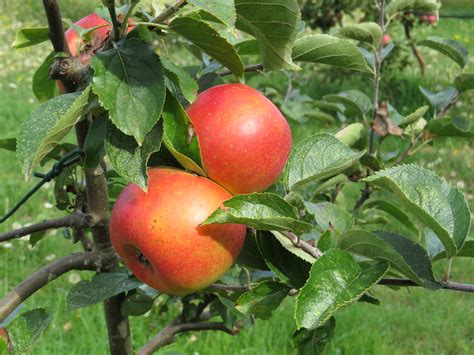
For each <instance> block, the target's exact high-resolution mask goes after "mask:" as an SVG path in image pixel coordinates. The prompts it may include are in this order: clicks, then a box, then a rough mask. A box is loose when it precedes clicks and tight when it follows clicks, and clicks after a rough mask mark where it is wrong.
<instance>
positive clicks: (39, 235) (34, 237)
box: [28, 231, 46, 247]
mask: <svg viewBox="0 0 474 355" xmlns="http://www.w3.org/2000/svg"><path fill="white" fill-rule="evenodd" d="M44 237H46V231H41V232H35V233H33V234H31V235H30V238H29V239H28V242H29V243H30V245H31V246H32V247H34V246H35V245H36V244H38V243H39V242H40V241H41V240H42V239H43V238H44Z"/></svg>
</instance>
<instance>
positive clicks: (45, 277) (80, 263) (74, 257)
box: [0, 252, 100, 322]
mask: <svg viewBox="0 0 474 355" xmlns="http://www.w3.org/2000/svg"><path fill="white" fill-rule="evenodd" d="M99 268H100V263H99V255H98V254H97V253H89V252H86V253H76V254H70V255H68V256H65V257H63V258H61V259H58V260H56V261H54V262H52V263H51V264H48V265H46V266H44V267H43V268H41V269H40V270H38V271H36V272H35V273H34V274H33V275H31V276H30V277H29V278H27V279H26V280H25V281H23V282H22V283H21V284H20V285H18V286H17V287H15V288H14V289H13V290H12V291H10V292H9V293H7V295H6V296H5V297H4V298H3V299H2V300H0V322H2V321H3V320H5V319H6V318H7V317H8V315H9V314H10V313H11V312H13V311H14V310H15V308H16V307H18V306H19V305H20V304H21V303H22V302H23V301H25V300H26V299H27V298H28V297H30V296H31V295H32V294H34V293H35V292H36V291H38V290H39V289H41V288H42V287H44V286H45V285H46V284H47V283H49V282H50V281H53V280H54V279H56V278H58V277H59V276H61V275H62V274H64V273H66V272H68V271H71V270H96V269H99Z"/></svg>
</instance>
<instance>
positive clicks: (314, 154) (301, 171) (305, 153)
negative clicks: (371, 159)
mask: <svg viewBox="0 0 474 355" xmlns="http://www.w3.org/2000/svg"><path fill="white" fill-rule="evenodd" d="M362 155H364V152H354V151H352V150H351V149H350V148H349V147H348V146H347V145H345V144H344V143H342V142H340V141H339V140H338V139H337V138H335V137H334V136H333V135H331V134H328V133H319V134H315V135H313V136H310V137H308V138H306V139H305V140H303V141H301V142H300V143H299V144H298V145H297V146H296V147H295V148H294V149H293V151H292V153H291V155H290V158H289V160H288V164H287V167H286V171H285V182H286V185H287V186H288V187H289V188H290V189H292V190H294V189H296V188H298V187H299V186H301V185H303V184H306V183H308V182H311V181H317V180H322V179H326V178H328V177H331V176H334V175H337V174H339V173H340V172H342V171H344V170H346V169H347V168H349V167H351V166H352V165H353V164H354V163H355V162H357V161H358V160H359V158H360V157H362Z"/></svg>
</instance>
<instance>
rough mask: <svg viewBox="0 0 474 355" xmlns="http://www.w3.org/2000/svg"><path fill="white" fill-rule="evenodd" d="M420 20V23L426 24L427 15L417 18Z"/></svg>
mask: <svg viewBox="0 0 474 355" xmlns="http://www.w3.org/2000/svg"><path fill="white" fill-rule="evenodd" d="M418 18H419V19H420V23H426V22H428V15H426V14H422V15H420V16H419V17H418Z"/></svg>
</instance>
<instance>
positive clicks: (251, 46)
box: [235, 39, 260, 55]
mask: <svg viewBox="0 0 474 355" xmlns="http://www.w3.org/2000/svg"><path fill="white" fill-rule="evenodd" d="M235 49H236V50H237V53H239V55H260V47H259V44H258V41H257V40H256V39H248V40H246V41H242V42H239V43H237V44H236V45H235Z"/></svg>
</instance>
